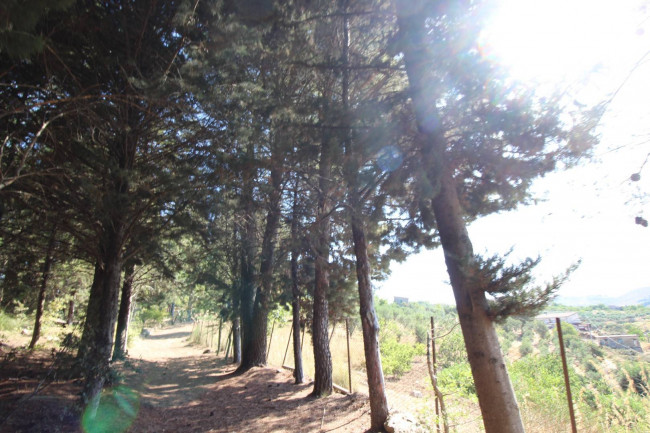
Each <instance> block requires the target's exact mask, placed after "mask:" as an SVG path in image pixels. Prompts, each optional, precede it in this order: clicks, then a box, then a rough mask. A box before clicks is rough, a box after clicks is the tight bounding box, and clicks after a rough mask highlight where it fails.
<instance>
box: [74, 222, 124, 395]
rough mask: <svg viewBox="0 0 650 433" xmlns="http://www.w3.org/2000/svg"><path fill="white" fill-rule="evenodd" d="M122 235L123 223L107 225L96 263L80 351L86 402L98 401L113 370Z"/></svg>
mask: <svg viewBox="0 0 650 433" xmlns="http://www.w3.org/2000/svg"><path fill="white" fill-rule="evenodd" d="M116 229H117V230H116ZM122 239H123V235H122V230H121V229H120V228H119V227H110V228H108V229H106V234H105V237H104V242H105V243H104V245H105V248H103V249H102V261H101V262H98V263H97V264H96V265H95V276H94V280H93V284H92V287H91V291H90V298H89V300H88V309H87V311H86V322H85V324H84V330H83V334H82V337H81V344H80V347H79V354H78V357H79V358H80V361H81V366H82V370H83V372H84V377H85V383H84V389H83V393H82V400H83V401H84V402H85V403H88V402H91V401H92V402H93V404H94V403H96V402H97V401H98V400H97V398H98V397H99V393H100V392H101V390H102V387H103V385H104V381H105V379H106V377H107V375H108V372H109V360H110V357H111V350H112V349H113V335H114V331H115V319H116V316H117V306H118V298H119V292H120V276H121V273H122V257H121V256H122V254H121V252H122V251H121V250H122Z"/></svg>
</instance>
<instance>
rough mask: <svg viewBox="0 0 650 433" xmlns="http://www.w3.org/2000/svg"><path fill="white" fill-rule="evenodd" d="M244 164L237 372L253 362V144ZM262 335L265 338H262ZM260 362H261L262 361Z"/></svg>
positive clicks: (254, 235) (254, 223)
mask: <svg viewBox="0 0 650 433" xmlns="http://www.w3.org/2000/svg"><path fill="white" fill-rule="evenodd" d="M246 156H247V159H248V165H247V167H246V169H245V170H244V175H243V186H242V195H241V206H242V213H243V217H244V227H243V230H242V232H241V243H242V244H241V245H242V248H241V256H240V261H241V265H240V269H239V271H240V284H241V286H240V289H241V291H240V299H239V309H240V318H241V323H240V326H241V328H240V329H241V334H240V335H241V365H240V367H239V368H238V369H237V372H243V371H246V370H248V369H249V368H251V367H252V366H253V365H255V359H253V357H252V352H251V350H253V345H254V343H253V339H254V334H255V331H254V328H255V324H254V323H253V320H254V317H255V316H254V314H255V302H256V301H255V298H256V295H257V290H256V287H255V244H256V242H255V240H256V239H255V238H256V236H257V224H256V222H255V209H254V201H253V200H254V198H253V182H254V177H255V172H256V170H255V168H254V167H253V166H252V164H253V159H254V156H255V154H254V149H253V145H252V144H249V145H248V148H247V149H246ZM264 338H266V337H264ZM262 363H264V361H262Z"/></svg>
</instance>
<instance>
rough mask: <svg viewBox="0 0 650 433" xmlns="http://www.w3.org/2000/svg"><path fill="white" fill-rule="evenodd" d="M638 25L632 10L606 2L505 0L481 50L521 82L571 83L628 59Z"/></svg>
mask: <svg viewBox="0 0 650 433" xmlns="http://www.w3.org/2000/svg"><path fill="white" fill-rule="evenodd" d="M627 6H629V5H627ZM638 21H639V20H638V16H635V15H634V14H633V13H632V10H631V8H629V7H625V5H622V4H620V3H618V2H612V1H607V0H545V1H539V0H501V1H499V3H498V6H497V8H496V9H495V10H494V12H493V14H492V16H491V18H490V19H489V20H488V25H487V27H486V29H485V30H484V32H483V33H482V35H481V49H482V51H483V53H484V54H485V55H486V56H487V57H488V58H490V59H493V60H495V61H498V62H500V63H502V64H504V65H505V66H506V67H508V68H509V70H510V72H511V74H512V75H513V77H514V78H516V79H519V80H522V81H527V82H534V83H540V84H549V83H555V84H560V83H566V84H570V83H573V82H576V81H579V80H583V79H585V78H586V75H587V74H589V72H590V71H593V70H595V69H598V68H600V67H602V65H603V63H609V62H612V61H614V62H615V61H616V58H617V57H619V56H622V55H624V54H625V53H624V52H625V50H626V45H627V43H629V41H631V39H633V38H634V36H635V35H636V32H637V26H638V25H639V22H638Z"/></svg>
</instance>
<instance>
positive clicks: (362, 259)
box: [341, 0, 388, 431]
mask: <svg viewBox="0 0 650 433" xmlns="http://www.w3.org/2000/svg"><path fill="white" fill-rule="evenodd" d="M348 3H349V2H348V0H343V2H342V8H343V11H342V12H343V56H342V57H343V65H344V68H343V74H342V77H343V79H342V92H341V93H342V102H343V121H342V124H343V125H345V126H347V127H348V128H345V129H344V131H343V134H344V137H343V144H344V150H345V154H346V157H347V164H348V165H347V167H348V168H347V169H346V173H345V174H346V178H347V184H348V185H347V186H348V197H349V199H348V210H349V217H350V226H351V229H352V241H353V245H354V254H355V259H356V271H357V283H358V289H359V313H360V315H361V329H362V331H363V348H364V353H365V358H366V374H367V378H368V393H369V397H370V429H371V430H373V431H382V430H383V428H384V424H385V423H386V420H387V419H388V401H387V399H386V388H385V385H384V372H383V370H382V366H381V354H380V352H379V321H378V320H377V314H376V313H375V306H374V302H373V299H372V286H371V284H370V263H369V261H368V245H367V242H366V234H365V229H364V224H363V216H362V209H363V203H361V197H360V193H359V176H358V174H359V168H360V165H361V164H360V156H359V155H358V154H357V152H356V150H357V149H355V144H354V142H353V139H352V135H351V130H350V128H349V126H350V125H349V122H350V120H349V119H350V117H351V116H350V103H349V92H350V70H349V56H350V24H349V18H348V15H347V8H348Z"/></svg>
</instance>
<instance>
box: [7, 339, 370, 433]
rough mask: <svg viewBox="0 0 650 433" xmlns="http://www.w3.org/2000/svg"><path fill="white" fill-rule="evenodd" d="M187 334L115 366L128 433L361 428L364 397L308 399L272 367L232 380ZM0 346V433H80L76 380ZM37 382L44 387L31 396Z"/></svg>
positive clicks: (157, 342)
mask: <svg viewBox="0 0 650 433" xmlns="http://www.w3.org/2000/svg"><path fill="white" fill-rule="evenodd" d="M190 330H191V326H182V327H172V328H167V329H162V330H158V331H156V332H154V333H153V334H152V335H151V337H149V338H147V339H143V340H140V341H138V342H136V344H135V347H133V348H132V349H131V350H130V359H129V360H128V361H127V362H125V363H122V364H120V365H118V366H117V369H118V371H120V373H121V375H122V379H121V382H122V384H123V386H122V387H121V388H117V389H116V395H117V394H120V395H126V398H122V399H121V400H120V401H121V402H122V409H123V411H122V412H121V415H118V420H119V421H122V422H124V420H125V418H128V416H125V415H124V413H126V414H129V413H131V414H132V415H133V418H134V421H133V423H132V425H131V426H130V428H129V429H128V430H127V431H128V432H131V433H137V432H151V433H153V432H155V433H162V432H197V433H198V432H205V433H208V432H210V433H212V432H214V433H217V432H218V433H242V432H261V433H265V432H269V433H271V432H274V433H281V432H287V433H289V432H291V433H294V432H336V433H348V432H349V433H351V432H354V433H359V432H364V431H366V429H367V427H368V425H369V423H370V419H369V406H368V402H367V396H365V395H362V394H359V395H352V396H343V395H339V394H334V395H332V396H330V397H328V398H324V399H313V398H310V397H309V393H310V392H311V388H312V387H311V384H309V383H307V384H303V385H295V384H294V383H293V377H292V376H291V372H289V371H286V370H278V369H276V368H255V369H253V370H251V371H249V372H248V373H246V374H244V375H240V376H234V375H232V374H231V373H232V371H233V370H234V366H232V365H227V364H224V363H223V362H222V361H221V360H218V359H216V357H215V355H214V354H213V353H207V354H205V353H203V350H204V349H203V348H200V347H196V346H193V345H191V344H190V343H189V342H188V337H189V335H190ZM0 349H1V350H2V352H0V357H1V358H0V359H2V364H1V365H0V366H1V367H2V369H1V370H0V433H5V432H7V433H9V432H39V433H40V432H44V433H47V432H66V433H75V432H82V431H83V429H82V428H81V427H80V422H81V420H80V416H79V415H76V414H75V412H74V411H73V410H71V408H72V407H73V405H74V403H75V401H76V398H77V393H78V392H79V389H80V387H79V383H78V382H76V381H74V380H72V379H65V378H64V377H61V375H58V376H57V374H56V371H57V370H56V369H53V368H51V366H52V363H53V357H52V356H51V354H50V353H48V352H35V353H27V352H21V351H18V352H16V353H15V355H14V354H12V355H9V353H11V347H10V346H7V345H3V346H1V347H0ZM46 376H47V379H46V380H43V378H45V377H46ZM53 379H55V380H53ZM39 384H41V387H42V388H41V389H39V391H38V392H37V393H34V390H35V389H36V388H37V387H38V386H39ZM124 390H126V394H125V393H124ZM123 402H127V403H128V404H126V405H125V404H124V403H123ZM118 406H119V404H118ZM102 407H103V406H101V405H100V409H99V410H98V417H97V418H96V419H99V418H100V417H101V415H102V410H103V409H102ZM108 419H109V420H110V419H111V418H110V416H109V417H108ZM111 422H112V421H107V422H106V423H104V424H102V423H101V422H97V421H96V422H94V423H93V422H88V424H87V425H88V427H87V430H88V431H92V432H106V433H108V432H113V431H116V427H112V426H111Z"/></svg>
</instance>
